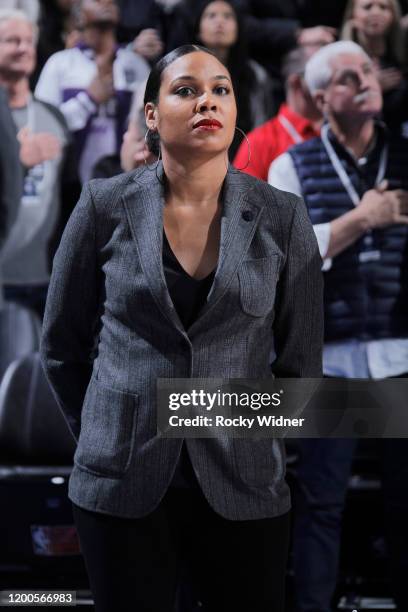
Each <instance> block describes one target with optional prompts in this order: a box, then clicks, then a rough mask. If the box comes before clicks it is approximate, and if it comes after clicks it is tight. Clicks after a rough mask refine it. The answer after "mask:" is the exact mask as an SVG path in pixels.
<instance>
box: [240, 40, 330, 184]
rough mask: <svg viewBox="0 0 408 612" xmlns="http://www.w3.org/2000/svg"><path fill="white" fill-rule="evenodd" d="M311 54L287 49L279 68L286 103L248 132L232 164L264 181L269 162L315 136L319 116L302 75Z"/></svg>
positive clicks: (320, 117)
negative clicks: (283, 82)
mask: <svg viewBox="0 0 408 612" xmlns="http://www.w3.org/2000/svg"><path fill="white" fill-rule="evenodd" d="M309 56H310V54H309V53H308V52H307V51H306V49H305V48H304V47H298V48H297V49H294V50H293V51H290V52H289V53H288V54H287V56H286V58H285V60H284V62H283V67H282V74H283V77H284V80H285V86H286V102H285V103H284V104H282V106H281V107H280V109H279V113H278V115H277V116H276V117H273V118H272V119H269V121H267V122H266V123H264V124H263V125H260V126H259V127H257V128H255V130H253V131H252V132H250V133H249V134H248V142H249V147H250V161H249V163H248V157H249V151H248V143H247V142H242V144H241V146H240V148H239V149H238V152H237V155H236V157H235V159H234V166H235V167H236V168H237V169H242V170H243V171H244V172H247V173H248V174H252V176H256V177H257V178H260V179H262V180H264V181H267V180H268V171H269V167H270V165H271V163H272V162H273V160H274V159H276V158H277V157H278V156H279V155H281V154H282V153H284V152H285V151H286V150H287V149H288V148H289V147H291V146H292V145H294V144H297V143H299V142H303V141H305V140H309V138H313V137H315V136H318V134H319V132H320V125H321V121H322V116H321V113H320V111H319V110H318V109H317V107H316V105H315V103H314V101H313V99H312V96H311V95H310V93H309V89H308V88H307V85H306V83H305V80H304V78H303V75H304V70H305V64H306V61H307V59H308V57H309Z"/></svg>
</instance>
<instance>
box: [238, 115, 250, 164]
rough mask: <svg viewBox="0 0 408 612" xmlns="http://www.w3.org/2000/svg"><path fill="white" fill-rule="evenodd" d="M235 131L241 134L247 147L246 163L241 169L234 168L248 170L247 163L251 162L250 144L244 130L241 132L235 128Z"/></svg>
mask: <svg viewBox="0 0 408 612" xmlns="http://www.w3.org/2000/svg"><path fill="white" fill-rule="evenodd" d="M235 129H236V130H238V132H240V133H241V134H242V136H243V137H244V138H245V140H246V143H247V147H248V161H247V163H246V164H245V166H243V168H236V170H245V169H246V168H248V166H249V162H250V161H251V143H250V142H249V140H248V136H247V135H246V134H245V132H244V130H241V128H239V127H237V126H235Z"/></svg>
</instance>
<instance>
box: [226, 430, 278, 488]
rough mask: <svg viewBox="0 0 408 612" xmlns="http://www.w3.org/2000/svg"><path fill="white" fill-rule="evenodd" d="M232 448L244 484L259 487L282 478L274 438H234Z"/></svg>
mask: <svg viewBox="0 0 408 612" xmlns="http://www.w3.org/2000/svg"><path fill="white" fill-rule="evenodd" d="M275 446H276V444H275ZM234 450H235V459H236V463H237V467H238V470H239V475H240V477H241V480H243V481H244V482H245V483H246V484H248V485H252V486H258V487H259V486H264V485H271V484H274V483H276V482H277V481H278V480H280V479H281V478H283V476H284V471H282V468H279V458H278V457H276V450H275V449H274V440H272V439H271V438H263V439H260V440H254V439H246V438H241V439H239V438H236V439H234ZM280 472H282V473H280Z"/></svg>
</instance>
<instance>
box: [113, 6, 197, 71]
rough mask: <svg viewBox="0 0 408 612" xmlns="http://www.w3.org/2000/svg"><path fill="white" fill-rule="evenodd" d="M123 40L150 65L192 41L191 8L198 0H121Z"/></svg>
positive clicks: (121, 38)
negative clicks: (130, 43) (161, 56)
mask: <svg viewBox="0 0 408 612" xmlns="http://www.w3.org/2000/svg"><path fill="white" fill-rule="evenodd" d="M117 3H118V5H119V7H120V13H121V20H120V24H119V29H118V36H119V37H120V40H122V41H126V42H131V41H132V42H133V45H134V46H133V49H134V51H135V52H136V53H138V54H139V55H141V56H142V57H143V58H144V59H145V60H146V61H148V62H149V63H150V64H152V63H154V62H155V61H156V60H157V59H158V58H159V57H160V55H163V54H165V53H168V52H169V51H171V50H172V49H175V48H176V47H178V46H180V45H183V44H187V43H189V42H191V28H192V23H191V11H192V9H194V8H195V7H196V5H197V3H198V0H117Z"/></svg>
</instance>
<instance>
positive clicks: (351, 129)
mask: <svg viewBox="0 0 408 612" xmlns="http://www.w3.org/2000/svg"><path fill="white" fill-rule="evenodd" d="M330 128H331V130H332V132H333V134H334V135H335V136H336V138H337V140H338V141H339V142H340V143H341V144H342V145H343V146H344V147H345V148H346V149H349V150H351V151H352V153H353V155H354V156H355V157H356V158H357V159H360V157H362V156H363V154H364V153H365V151H367V149H368V147H369V146H370V143H371V142H372V140H373V138H374V134H375V127H374V120H373V119H372V118H368V119H367V118H365V119H364V120H362V121H360V122H359V121H356V119H355V118H353V119H352V120H350V121H349V122H348V121H344V120H343V121H341V122H339V121H336V120H335V119H334V118H331V119H330Z"/></svg>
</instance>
